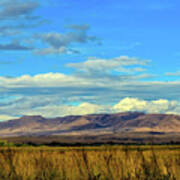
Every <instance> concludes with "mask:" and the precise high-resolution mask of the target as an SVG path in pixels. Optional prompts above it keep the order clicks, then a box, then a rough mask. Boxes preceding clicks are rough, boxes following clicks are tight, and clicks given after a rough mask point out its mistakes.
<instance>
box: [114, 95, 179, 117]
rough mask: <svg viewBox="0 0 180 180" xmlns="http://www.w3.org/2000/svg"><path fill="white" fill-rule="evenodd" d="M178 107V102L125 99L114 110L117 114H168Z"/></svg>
mask: <svg viewBox="0 0 180 180" xmlns="http://www.w3.org/2000/svg"><path fill="white" fill-rule="evenodd" d="M178 106H180V105H179V104H178V102H177V101H168V100H166V99H159V100H153V101H145V100H140V99H138V98H125V99H123V100H121V101H120V102H119V103H118V104H116V105H115V106H114V107H113V109H114V111H115V112H124V111H141V112H147V113H168V112H172V111H173V110H175V109H176V108H177V107H178ZM179 113H180V112H179Z"/></svg>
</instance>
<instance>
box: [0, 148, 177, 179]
mask: <svg viewBox="0 0 180 180" xmlns="http://www.w3.org/2000/svg"><path fill="white" fill-rule="evenodd" d="M0 180H180V146H170V145H166V146H165V145H163V146H157V145H156V146H148V145H147V146H115V145H114V146H108V145H107V146H103V145H102V146H97V147H96V146H86V147H45V146H44V147H43V146H42V147H0Z"/></svg>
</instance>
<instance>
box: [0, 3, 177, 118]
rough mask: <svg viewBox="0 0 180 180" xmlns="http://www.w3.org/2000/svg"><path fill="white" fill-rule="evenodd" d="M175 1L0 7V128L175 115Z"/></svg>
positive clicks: (8, 5) (27, 4)
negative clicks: (24, 119) (25, 119)
mask: <svg viewBox="0 0 180 180" xmlns="http://www.w3.org/2000/svg"><path fill="white" fill-rule="evenodd" d="M179 7H180V2H179V1H178V0H173V1H172V0H171V1H170V0H151V1H145V0H126V1H124V0H111V1H110V0H103V2H102V1H100V0H91V1H84V0H78V1H75V0H46V1H41V0H36V1H35V0H26V1H23V0H1V1H0V121H4V120H9V119H15V118H18V117H21V116H23V115H42V116H44V117H58V116H66V115H79V114H94V113H119V112H124V111H141V112H145V113H167V114H172V113H173V114H180V90H179V89H180V46H179V42H180V36H179V32H180V23H179V17H180V10H179Z"/></svg>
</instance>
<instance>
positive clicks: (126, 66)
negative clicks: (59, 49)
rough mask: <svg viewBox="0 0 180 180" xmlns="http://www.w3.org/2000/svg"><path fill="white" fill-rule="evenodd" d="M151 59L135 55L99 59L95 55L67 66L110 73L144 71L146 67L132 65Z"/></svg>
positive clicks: (139, 64)
mask: <svg viewBox="0 0 180 180" xmlns="http://www.w3.org/2000/svg"><path fill="white" fill-rule="evenodd" d="M149 62H150V61H149V60H141V59H138V58H134V57H128V56H120V57H117V58H113V59H98V58H95V57H91V58H89V59H88V60H87V61H85V62H81V63H70V64H68V65H67V66H68V67H72V68H75V69H76V70H77V71H82V72H86V73H87V72H92V73H96V74H97V73H103V74H104V73H109V72H111V71H117V72H125V73H129V72H131V73H133V72H142V71H145V70H146V69H144V68H142V67H132V66H146V65H148V63H149Z"/></svg>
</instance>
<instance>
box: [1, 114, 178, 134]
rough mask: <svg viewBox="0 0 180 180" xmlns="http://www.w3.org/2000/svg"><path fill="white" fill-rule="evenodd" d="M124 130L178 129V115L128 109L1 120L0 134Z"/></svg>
mask: <svg viewBox="0 0 180 180" xmlns="http://www.w3.org/2000/svg"><path fill="white" fill-rule="evenodd" d="M127 132H146V133H147V132H151V133H154V134H156V133H180V116H178V115H165V114H144V113H139V112H127V113H118V114H93V115H84V116H66V117H58V118H43V117H42V116H23V117H21V118H20V119H15V120H10V121H6V122H0V136H1V137H3V136H4V137H6V136H8V137H9V136H52V135H63V136H64V135H71V136H72V135H83V136H86V135H89V136H95V135H108V134H115V133H121V134H122V133H127Z"/></svg>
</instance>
